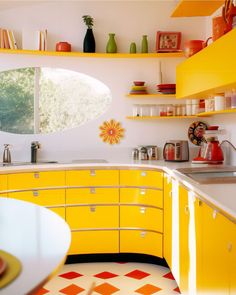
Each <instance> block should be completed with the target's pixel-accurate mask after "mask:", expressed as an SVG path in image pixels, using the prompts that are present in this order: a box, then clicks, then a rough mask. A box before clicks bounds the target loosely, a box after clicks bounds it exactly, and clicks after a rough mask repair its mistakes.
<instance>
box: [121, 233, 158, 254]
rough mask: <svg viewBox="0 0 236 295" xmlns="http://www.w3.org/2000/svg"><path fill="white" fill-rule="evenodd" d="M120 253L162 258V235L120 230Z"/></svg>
mask: <svg viewBox="0 0 236 295" xmlns="http://www.w3.org/2000/svg"><path fill="white" fill-rule="evenodd" d="M120 252H126V253H140V254H149V255H154V256H158V257H163V253H162V234H161V233H155V232H152V231H145V230H121V231H120Z"/></svg>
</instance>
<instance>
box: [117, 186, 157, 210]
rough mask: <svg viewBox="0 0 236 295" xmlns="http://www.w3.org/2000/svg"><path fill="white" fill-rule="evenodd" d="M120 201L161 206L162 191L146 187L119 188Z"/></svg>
mask: <svg viewBox="0 0 236 295" xmlns="http://www.w3.org/2000/svg"><path fill="white" fill-rule="evenodd" d="M120 202H121V203H127V204H143V205H151V206H156V207H159V208H163V191H161V190H154V189H146V188H121V189H120Z"/></svg>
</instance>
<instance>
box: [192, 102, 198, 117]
mask: <svg viewBox="0 0 236 295" xmlns="http://www.w3.org/2000/svg"><path fill="white" fill-rule="evenodd" d="M198 112H199V101H198V99H192V115H196V114H197V113H198Z"/></svg>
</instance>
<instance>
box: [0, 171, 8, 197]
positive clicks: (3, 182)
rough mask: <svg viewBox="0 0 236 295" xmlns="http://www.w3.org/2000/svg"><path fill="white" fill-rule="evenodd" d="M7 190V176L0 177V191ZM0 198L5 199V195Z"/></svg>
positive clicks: (0, 195)
mask: <svg viewBox="0 0 236 295" xmlns="http://www.w3.org/2000/svg"><path fill="white" fill-rule="evenodd" d="M6 190H7V175H3V174H2V175H0V191H6ZM0 197H7V193H4V194H0Z"/></svg>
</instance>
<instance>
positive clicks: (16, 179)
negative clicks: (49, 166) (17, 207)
mask: <svg viewBox="0 0 236 295" xmlns="http://www.w3.org/2000/svg"><path fill="white" fill-rule="evenodd" d="M64 185H65V172H64V171H49V172H32V173H31V172H30V173H16V174H9V175H8V189H9V190H14V189H29V188H41V187H54V186H64Z"/></svg>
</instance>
